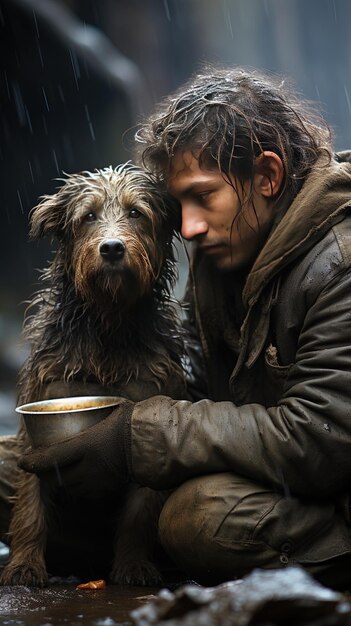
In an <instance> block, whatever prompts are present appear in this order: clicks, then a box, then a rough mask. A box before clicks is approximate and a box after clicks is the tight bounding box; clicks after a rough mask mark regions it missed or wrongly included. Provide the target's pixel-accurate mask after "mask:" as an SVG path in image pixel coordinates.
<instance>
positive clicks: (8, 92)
mask: <svg viewBox="0 0 351 626" xmlns="http://www.w3.org/2000/svg"><path fill="white" fill-rule="evenodd" d="M4 74H5V83H6V89H7V95H8V97H9V100H10V102H11V91H10V86H9V81H8V79H7V73H6V71H4Z"/></svg>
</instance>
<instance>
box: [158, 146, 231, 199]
mask: <svg viewBox="0 0 351 626" xmlns="http://www.w3.org/2000/svg"><path fill="white" fill-rule="evenodd" d="M219 174H220V171H219V169H218V168H211V169H210V168H209V167H206V166H205V165H200V163H199V159H198V157H197V156H196V155H195V154H193V153H192V152H191V151H190V150H187V151H184V152H177V153H176V154H175V155H174V156H173V157H172V160H171V163H170V168H169V174H168V177H167V186H168V188H169V189H170V188H171V187H173V186H178V185H179V184H186V183H189V182H192V181H195V180H196V181H202V180H203V181H204V180H207V179H208V178H213V177H216V176H217V175H219Z"/></svg>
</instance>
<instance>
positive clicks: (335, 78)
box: [0, 0, 351, 432]
mask: <svg viewBox="0 0 351 626" xmlns="http://www.w3.org/2000/svg"><path fill="white" fill-rule="evenodd" d="M350 26H351V2H350V0H308V1H306V0H125V1H123V0H57V1H56V2H54V0H0V50H1V54H0V64H1V74H0V81H1V82H0V107H1V122H0V160H1V166H0V172H1V203H0V207H1V208H0V216H1V228H0V269H1V271H0V423H2V425H3V432H10V431H12V430H13V428H14V427H15V423H16V422H15V417H14V405H15V392H14V385H15V377H16V373H17V370H18V367H19V366H20V364H21V363H22V361H23V358H24V357H25V354H26V348H25V346H21V343H20V340H19V335H20V327H21V323H22V319H23V314H24V309H25V305H24V304H23V301H24V300H25V299H26V298H28V297H29V296H30V294H31V293H32V292H33V290H34V288H35V283H36V280H37V275H38V274H37V268H39V267H42V266H43V265H44V264H45V263H46V261H47V259H48V258H50V249H49V243H48V242H41V243H40V244H38V243H33V242H28V212H29V210H30V208H31V207H32V206H34V205H35V204H36V203H37V200H38V198H39V196H40V195H42V194H46V193H51V192H53V191H54V189H55V187H56V186H57V184H58V183H57V181H55V180H54V179H55V178H56V177H59V176H60V175H61V174H62V172H63V171H64V172H75V171H80V170H85V169H94V168H100V167H105V166H108V165H113V166H115V165H117V164H118V163H119V162H122V161H124V160H127V159H130V158H131V156H132V155H131V153H132V143H133V133H134V127H135V125H136V124H137V122H138V120H140V118H141V117H142V116H143V115H145V114H147V113H148V112H149V111H150V110H151V109H152V107H153V105H154V103H156V102H157V101H158V100H159V99H160V98H161V97H162V96H163V95H165V94H167V93H169V92H170V91H172V90H174V89H175V88H176V87H178V86H179V85H180V84H181V83H182V82H184V81H185V80H186V79H187V78H188V77H189V76H190V75H191V74H192V73H193V72H194V71H196V70H197V69H199V68H200V65H201V64H202V63H205V62H211V63H215V64H220V65H224V66H225V65H244V66H245V67H259V68H262V69H265V70H270V71H274V72H278V73H280V74H282V75H284V76H288V77H290V78H292V79H293V82H294V83H295V86H296V88H297V90H298V91H299V92H300V93H301V94H303V95H304V96H306V97H307V98H308V99H312V100H314V101H316V102H317V104H318V106H319V107H320V109H321V111H322V112H323V114H324V115H325V117H326V119H327V121H328V122H329V124H330V125H331V127H332V129H333V130H334V136H335V147H336V148H337V149H345V148H347V147H350V140H349V138H350V130H351V83H350V68H351V35H350ZM181 270H182V271H181V281H180V284H179V293H181V291H182V288H183V283H184V278H185V274H186V270H185V268H184V266H183V263H182V265H181Z"/></svg>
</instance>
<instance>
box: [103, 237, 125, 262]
mask: <svg viewBox="0 0 351 626" xmlns="http://www.w3.org/2000/svg"><path fill="white" fill-rule="evenodd" d="M125 250H126V247H125V245H124V243H123V241H121V240H120V239H105V240H104V241H103V242H102V243H101V244H100V254H101V256H102V257H103V258H104V259H106V261H111V262H112V261H118V260H119V259H121V258H122V257H123V256H124V253H125Z"/></svg>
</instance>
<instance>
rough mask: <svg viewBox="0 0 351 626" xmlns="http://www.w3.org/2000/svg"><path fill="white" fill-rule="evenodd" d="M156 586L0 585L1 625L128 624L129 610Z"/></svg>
mask: <svg viewBox="0 0 351 626" xmlns="http://www.w3.org/2000/svg"><path fill="white" fill-rule="evenodd" d="M157 591H158V589H151V588H145V587H118V586H116V585H108V586H107V587H106V588H105V589H102V590H98V591H82V590H76V583H71V584H51V585H49V586H48V587H47V588H45V589H30V588H29V587H0V624H1V626H2V625H4V626H57V625H59V624H60V625H61V624H62V625H63V624H66V625H69V626H81V625H83V624H84V626H117V625H118V626H122V625H123V626H129V625H130V624H132V623H133V622H132V620H131V618H130V615H129V614H130V611H131V610H133V609H135V608H136V607H139V606H141V605H142V604H143V603H145V602H146V601H148V600H150V599H151V598H152V597H153V594H154V593H157Z"/></svg>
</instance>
